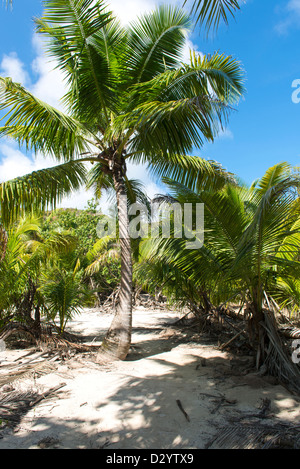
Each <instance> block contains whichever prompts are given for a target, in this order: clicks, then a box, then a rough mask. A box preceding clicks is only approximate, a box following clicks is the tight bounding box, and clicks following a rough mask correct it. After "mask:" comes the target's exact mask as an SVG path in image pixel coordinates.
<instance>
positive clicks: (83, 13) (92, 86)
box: [36, 0, 114, 121]
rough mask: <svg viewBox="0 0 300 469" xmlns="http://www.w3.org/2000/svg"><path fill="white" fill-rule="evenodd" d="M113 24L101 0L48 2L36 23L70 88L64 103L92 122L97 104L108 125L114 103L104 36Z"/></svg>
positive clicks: (59, 0)
mask: <svg viewBox="0 0 300 469" xmlns="http://www.w3.org/2000/svg"><path fill="white" fill-rule="evenodd" d="M111 20H112V16H111V13H110V12H107V11H106V10H105V4H104V2H103V1H98V0H97V1H96V2H95V1H93V0H68V1H65V0H46V1H45V11H44V14H43V17H42V18H41V19H37V20H36V23H37V25H38V32H39V33H41V34H44V35H45V36H46V38H47V39H48V44H47V51H48V53H49V54H50V55H51V57H53V58H55V59H56V60H57V62H58V67H59V68H60V69H61V70H62V71H63V72H64V74H65V77H66V80H67V83H68V85H69V87H70V91H69V92H68V94H67V96H66V100H65V101H66V102H67V103H68V104H69V106H70V107H71V108H72V110H73V112H76V113H77V114H78V115H81V116H82V115H85V118H86V119H88V120H90V121H93V120H94V117H95V115H94V112H95V104H96V103H97V107H98V109H99V111H102V112H103V113H104V115H105V118H106V121H108V109H109V108H110V106H111V104H112V102H113V99H114V94H113V91H112V82H111V80H112V75H111V73H110V69H109V63H108V61H107V56H106V55H105V54H103V50H104V48H103V34H102V33H101V30H102V28H104V27H105V26H106V25H107V24H108V23H109V22H110V21H111ZM101 34H102V37H101ZM99 41H100V42H101V44H100V46H99Z"/></svg>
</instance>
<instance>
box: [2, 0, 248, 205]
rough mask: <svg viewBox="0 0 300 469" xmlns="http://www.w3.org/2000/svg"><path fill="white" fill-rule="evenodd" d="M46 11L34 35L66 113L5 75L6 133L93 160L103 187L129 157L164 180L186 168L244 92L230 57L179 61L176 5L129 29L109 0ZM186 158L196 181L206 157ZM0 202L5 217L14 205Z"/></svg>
mask: <svg viewBox="0 0 300 469" xmlns="http://www.w3.org/2000/svg"><path fill="white" fill-rule="evenodd" d="M44 4H45V10H44V14H43V17H42V18H40V19H37V20H36V24H37V31H38V32H39V33H40V34H42V35H43V36H44V37H45V39H46V51H47V54H49V56H50V57H51V58H52V59H53V60H54V63H55V66H56V67H58V68H59V69H60V70H61V71H62V73H63V75H64V78H65V85H66V93H65V96H64V97H63V103H64V106H65V109H66V112H62V111H60V110H58V109H55V108H54V107H52V106H50V105H48V104H47V103H44V102H43V101H41V100H39V99H37V98H35V97H34V96H33V95H32V94H31V93H29V92H28V91H27V90H25V89H24V88H23V87H22V86H21V85H19V84H17V83H13V82H12V81H11V80H10V79H9V78H1V79H0V97H1V100H0V101H1V111H5V112H6V114H5V118H4V125H3V126H2V127H1V128H0V135H1V136H8V137H11V138H13V139H15V140H16V141H17V142H18V143H19V144H20V145H25V146H26V148H27V149H28V150H33V151H35V152H37V151H39V152H42V153H44V154H50V155H51V156H53V157H55V158H56V159H57V160H59V161H61V160H62V161H63V162H65V163H67V162H69V161H72V160H76V161H77V162H79V161H87V160H88V161H94V162H97V163H98V164H99V165H100V167H101V170H102V173H103V175H102V180H103V184H104V185H105V184H109V181H107V180H106V176H107V175H109V174H110V172H111V169H112V167H113V166H114V164H121V166H122V167H125V166H124V165H125V161H126V160H131V161H134V162H147V163H148V164H149V165H150V166H151V170H152V172H153V174H155V175H158V176H159V175H161V174H162V171H164V170H165V169H167V171H168V173H167V174H168V175H169V176H172V172H173V171H178V169H179V168H180V167H181V168H182V171H184V169H186V166H187V164H186V162H185V161H184V157H185V156H187V155H188V153H191V152H192V150H193V148H194V147H201V146H202V145H203V143H204V142H205V141H211V140H213V139H214V137H215V136H216V135H217V133H218V131H219V130H220V126H222V125H223V124H224V123H226V120H227V117H228V112H229V110H230V107H231V106H233V105H234V103H236V102H237V101H238V99H239V98H240V97H241V96H242V94H243V92H244V85H243V71H242V69H241V66H240V64H239V62H238V61H236V60H235V59H233V58H232V57H226V56H224V55H222V54H219V53H215V54H213V55H212V56H206V57H200V56H199V57H198V56H196V55H195V54H194V53H193V52H192V53H191V58H190V62H189V63H188V64H183V63H182V51H183V47H184V44H185V40H186V34H187V32H188V30H189V28H190V27H191V23H190V18H189V17H188V15H187V14H186V13H185V12H184V11H182V10H181V9H179V8H177V7H171V6H161V7H159V8H157V9H156V10H155V11H154V12H153V13H151V14H146V15H143V16H142V17H140V18H139V19H138V20H136V21H135V22H133V23H132V24H130V25H129V26H127V27H123V26H121V25H120V23H119V22H118V21H117V19H116V18H115V17H114V15H113V14H112V13H111V12H109V11H108V10H107V9H106V8H105V4H104V2H103V1H96V2H95V1H94V0H74V1H72V2H70V1H66V0H46V1H45V2H44ZM190 161H192V163H193V164H192V166H193V171H194V174H195V175H197V174H198V173H199V171H200V173H201V171H202V173H205V168H207V164H203V160H202V159H200V158H194V159H193V158H192V157H190ZM66 169H67V167H66ZM69 170H70V171H73V168H72V167H71V166H70V167H69ZM19 182H20V181H19ZM37 182H38V180H37ZM31 184H32V187H33V185H34V181H33V179H32V180H31ZM69 186H70V187H67V188H65V189H66V190H71V189H72V187H71V185H69ZM19 187H20V184H19ZM43 187H44V186H43ZM4 189H9V186H8V185H6V186H3V185H2V190H4ZM40 189H41V187H40ZM17 194H21V189H20V188H19V191H18V192H16V193H15V196H16V195H17ZM35 195H36V196H38V195H41V194H40V193H38V192H36V194H35ZM1 200H2V202H1V205H2V206H3V208H2V213H3V212H4V211H7V210H8V206H7V204H6V201H7V200H9V198H8V197H6V198H5V197H2V198H1ZM25 200H26V198H25V197H23V201H25ZM30 203H31V201H30ZM25 205H26V204H25Z"/></svg>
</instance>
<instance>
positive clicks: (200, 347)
mask: <svg viewBox="0 0 300 469" xmlns="http://www.w3.org/2000/svg"><path fill="white" fill-rule="evenodd" d="M176 319H177V315H176V314H174V313H172V312H168V311H164V310H157V311H154V310H153V311H150V310H146V309H145V308H142V307H139V308H136V309H135V311H134V321H133V327H134V331H133V350H132V352H131V353H130V355H129V357H128V359H127V360H126V361H125V362H118V363H114V364H111V365H107V366H99V367H96V366H93V365H92V364H91V363H87V364H84V363H81V362H79V361H78V360H76V359H73V360H71V361H66V362H65V363H63V364H61V365H59V366H58V369H57V370H56V371H55V372H52V373H50V374H46V375H43V376H41V377H39V378H36V379H33V378H31V379H30V382H29V380H28V382H27V383H25V384H24V382H23V383H18V384H16V385H15V386H24V385H30V386H31V387H36V388H37V389H38V390H39V391H41V390H47V389H49V388H51V387H54V386H56V385H58V384H60V383H66V386H64V387H63V388H62V390H61V393H60V394H58V395H54V396H53V397H52V398H47V399H45V400H43V401H41V402H40V403H39V404H37V405H36V406H35V407H34V408H33V409H31V410H30V411H29V412H28V413H27V414H26V415H25V416H24V418H23V419H22V421H21V422H20V424H19V425H18V427H17V428H15V429H14V432H12V431H4V432H3V434H2V438H1V439H0V449H1V448H2V449H3V448H14V449H17V448H28V449H33V448H40V447H42V446H43V445H41V443H40V442H41V440H44V439H45V438H46V440H45V441H48V443H47V444H46V446H47V447H56V448H63V449H71V448H84V449H85V448H87V449H88V448H101V447H105V448H108V449H121V448H122V449H123V448H124V449H136V448H147V449H175V448H177V449H180V448H184V449H187V448H188V449H191V448H196V449H197V448H204V447H205V445H206V444H207V443H208V442H210V441H211V440H212V439H213V438H214V437H216V436H217V435H218V434H219V432H220V431H221V429H222V428H224V427H225V426H226V425H228V424H231V423H232V419H234V418H236V419H240V418H241V416H244V415H246V414H257V413H258V411H259V410H258V406H259V405H260V404H261V402H262V399H265V398H268V399H270V401H271V413H272V415H273V416H272V422H274V419H275V421H282V422H283V421H284V422H291V423H295V422H298V423H299V422H300V408H299V401H298V399H297V398H296V397H295V396H293V395H292V394H290V393H289V392H288V391H287V390H286V389H285V388H284V387H283V386H281V385H274V384H270V382H269V381H268V380H267V379H264V378H261V377H259V376H257V375H256V374H255V373H248V374H245V373H244V370H245V367H246V366H247V363H249V357H241V358H239V359H237V358H234V357H231V356H230V355H228V354H227V353H225V352H221V351H220V350H218V348H217V346H216V345H215V344H214V343H212V342H211V341H210V339H209V338H205V337H203V339H201V343H196V342H188V341H187V340H184V337H183V338H182V335H180V334H179V333H178V334H177V333H176V331H175V330H174V329H172V327H171V324H172V322H174V321H175V320H176ZM110 321H111V316H110V315H103V314H100V313H97V312H96V311H95V310H91V311H85V312H84V313H83V314H82V315H80V316H79V317H78V318H76V320H74V321H73V322H72V323H71V324H70V327H69V329H71V330H72V331H75V332H80V333H83V334H84V336H86V340H87V341H89V342H90V341H91V340H93V339H95V337H96V339H98V340H99V339H100V338H101V336H102V335H103V333H104V332H105V330H106V329H107V327H108V326H109V324H110ZM166 323H168V324H170V327H169V328H166V327H165V326H164V324H166ZM94 343H97V342H96V341H94ZM14 353H15V354H16V352H12V351H4V352H1V357H0V359H1V360H2V363H5V360H8V359H11V357H12V354H14ZM17 353H24V351H23V352H17ZM220 396H221V397H222V396H223V397H225V398H226V400H221V399H220ZM178 400H180V402H181V404H182V406H183V408H184V410H185V412H186V413H187V415H188V417H189V420H187V418H186V417H185V415H184V414H183V412H182V411H181V410H180V408H179V407H178V404H177V402H176V401H178ZM255 422H256V423H257V424H259V419H254V423H255ZM49 442H50V443H49Z"/></svg>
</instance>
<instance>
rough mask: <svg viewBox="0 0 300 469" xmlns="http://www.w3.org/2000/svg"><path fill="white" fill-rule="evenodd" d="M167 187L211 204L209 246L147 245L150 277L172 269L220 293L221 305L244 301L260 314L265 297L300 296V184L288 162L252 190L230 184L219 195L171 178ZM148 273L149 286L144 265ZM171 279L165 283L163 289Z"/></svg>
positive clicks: (179, 197) (179, 196)
mask: <svg viewBox="0 0 300 469" xmlns="http://www.w3.org/2000/svg"><path fill="white" fill-rule="evenodd" d="M165 182H166V183H167V184H168V186H169V189H170V194H171V195H172V197H173V198H174V200H176V201H178V202H180V203H187V202H189V203H194V204H195V203H203V204H204V211H205V233H204V245H203V247H202V248H201V249H198V250H188V249H186V247H185V243H186V241H185V239H175V238H172V237H171V238H170V239H162V238H158V239H151V240H144V241H143V244H142V253H143V258H144V260H145V262H147V266H149V265H150V270H149V272H150V273H149V274H148V275H150V276H151V275H152V274H153V272H155V269H154V267H153V266H155V264H156V263H158V265H160V266H161V265H164V266H165V267H166V266H168V267H169V269H170V270H172V275H173V276H174V275H175V273H176V272H178V278H180V274H181V276H182V277H181V283H182V281H183V279H185V280H184V281H185V282H186V283H187V282H189V283H190V284H191V285H192V286H193V287H194V289H195V290H196V291H197V289H198V290H199V289H201V288H202V287H203V286H205V287H206V288H207V291H210V292H211V295H212V298H213V297H215V298H216V297H217V295H218V294H219V295H221V297H219V298H218V299H217V300H216V303H217V302H218V301H220V300H221V301H228V300H229V298H230V297H231V296H234V295H235V296H237V295H240V296H241V295H244V297H245V296H247V299H248V300H249V301H253V302H256V303H257V307H258V308H261V306H262V302H263V293H264V291H266V292H267V293H268V294H271V295H272V296H273V297H276V298H278V299H281V300H282V301H283V299H284V292H285V293H286V292H287V291H291V290H292V289H294V292H296V291H297V290H296V283H297V282H296V280H297V278H298V276H299V268H300V263H299V250H300V212H299V197H298V193H297V189H298V188H299V185H300V181H299V176H298V175H297V174H294V173H293V171H292V168H291V166H290V165H289V164H287V163H280V164H277V165H275V166H274V167H272V168H270V169H269V170H268V171H266V173H265V175H264V176H263V177H262V178H261V179H260V180H259V181H257V183H256V184H254V185H253V186H252V187H250V188H247V187H241V186H239V185H237V184H235V185H232V184H225V185H223V188H221V189H219V190H215V188H214V187H211V188H209V187H202V188H201V189H199V188H198V189H194V187H191V188H190V187H188V186H187V185H184V184H182V183H180V182H177V181H173V180H171V179H166V180H165ZM151 266H152V268H151ZM141 269H142V272H143V275H144V280H145V278H146V276H145V270H144V267H143V265H142V266H141ZM153 269H154V270H153ZM159 275H161V276H162V272H160V273H159ZM167 277H168V275H167ZM165 279H166V278H163V279H162V278H160V280H159V284H161V283H162V281H163V280H165ZM170 279H171V280H172V277H170ZM150 281H151V282H156V281H157V278H156V277H154V279H153V278H152V279H151V280H150ZM179 284H180V283H179ZM278 286H280V288H279V287H278ZM294 297H296V294H295V293H294ZM285 298H288V297H287V296H286V297H285ZM258 303H259V304H258Z"/></svg>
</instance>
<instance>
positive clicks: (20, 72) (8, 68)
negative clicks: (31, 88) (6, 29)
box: [0, 52, 29, 85]
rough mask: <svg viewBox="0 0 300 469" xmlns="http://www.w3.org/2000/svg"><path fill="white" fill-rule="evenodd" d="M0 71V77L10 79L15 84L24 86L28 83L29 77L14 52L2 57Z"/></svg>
mask: <svg viewBox="0 0 300 469" xmlns="http://www.w3.org/2000/svg"><path fill="white" fill-rule="evenodd" d="M0 71H1V75H2V76H4V77H10V78H11V79H12V80H13V81H15V82H16V83H21V84H23V85H26V84H27V83H28V81H29V75H28V73H27V72H26V70H25V68H24V64H23V63H22V61H21V60H20V59H19V58H18V56H17V54H16V53H15V52H11V53H10V54H9V55H6V54H4V55H3V58H2V61H1V64H0Z"/></svg>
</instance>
